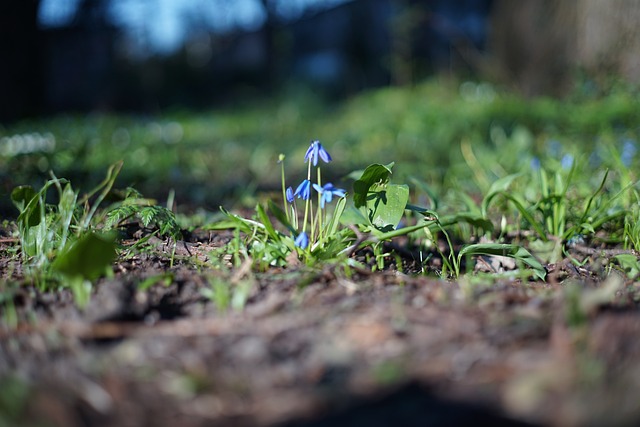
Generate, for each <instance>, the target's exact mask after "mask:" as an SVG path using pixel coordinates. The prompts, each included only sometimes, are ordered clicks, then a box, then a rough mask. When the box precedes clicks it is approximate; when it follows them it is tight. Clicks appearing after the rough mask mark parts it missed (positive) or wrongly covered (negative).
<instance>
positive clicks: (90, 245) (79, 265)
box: [11, 163, 122, 305]
mask: <svg viewBox="0 0 640 427" xmlns="http://www.w3.org/2000/svg"><path fill="white" fill-rule="evenodd" d="M121 166H122V164H121V163H118V164H115V165H113V166H112V167H111V168H109V171H108V173H107V177H106V178H105V180H104V181H103V182H102V183H101V184H100V185H99V186H98V187H96V188H95V189H94V190H93V191H91V192H90V193H88V194H86V195H84V196H83V197H81V198H80V199H79V198H78V193H77V192H76V191H74V190H73V188H72V187H71V184H70V183H69V182H68V181H67V180H64V179H58V178H56V177H55V176H54V177H53V178H52V179H50V180H48V181H47V182H46V183H45V184H44V186H43V187H42V188H41V189H40V190H39V191H36V190H34V189H33V188H31V187H29V186H20V187H17V188H16V189H14V191H13V192H12V193H11V199H12V201H13V203H14V205H15V206H16V208H17V209H18V211H19V212H20V215H19V216H18V220H17V224H18V231H19V234H20V247H21V251H22V256H23V260H24V262H25V265H26V266H27V271H28V272H31V274H32V277H33V278H34V279H35V280H36V281H38V282H40V283H41V284H42V285H43V286H44V287H47V286H48V285H50V284H57V286H70V287H71V289H72V290H73V292H74V295H75V297H76V301H77V302H78V304H79V305H84V304H85V303H86V302H87V299H88V292H89V290H90V287H91V285H90V284H91V281H92V280H95V279H96V278H97V277H98V276H100V275H101V274H103V273H104V272H105V271H106V269H107V267H108V266H109V265H110V264H111V262H112V260H113V258H114V257H115V242H114V238H113V236H106V235H104V234H103V233H102V232H100V231H99V230H97V229H96V228H95V226H94V225H93V224H92V221H93V218H94V215H95V213H96V210H97V208H98V206H99V204H100V203H101V202H102V201H103V199H104V198H105V196H106V195H107V193H108V192H109V191H110V190H111V188H112V186H113V183H114V182H115V179H116V177H117V175H118V172H119V170H120V168H121ZM51 188H55V189H56V190H57V193H58V203H57V204H49V203H47V193H48V191H49V189H51ZM92 197H94V200H93V205H90V204H89V199H90V198H92Z"/></svg>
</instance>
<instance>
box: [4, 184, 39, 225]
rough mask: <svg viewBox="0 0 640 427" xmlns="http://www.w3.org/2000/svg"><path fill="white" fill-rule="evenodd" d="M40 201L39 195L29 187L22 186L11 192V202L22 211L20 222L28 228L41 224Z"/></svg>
mask: <svg viewBox="0 0 640 427" xmlns="http://www.w3.org/2000/svg"><path fill="white" fill-rule="evenodd" d="M39 199H40V198H39V197H38V193H36V191H35V190H34V189H33V187H31V186H29V185H21V186H19V187H16V188H14V189H13V191H12V192H11V201H12V202H13V204H14V205H15V206H16V207H17V208H18V210H19V211H20V216H19V217H18V221H19V222H22V224H23V225H24V226H26V227H27V228H28V227H33V226H36V225H38V224H40V200H39Z"/></svg>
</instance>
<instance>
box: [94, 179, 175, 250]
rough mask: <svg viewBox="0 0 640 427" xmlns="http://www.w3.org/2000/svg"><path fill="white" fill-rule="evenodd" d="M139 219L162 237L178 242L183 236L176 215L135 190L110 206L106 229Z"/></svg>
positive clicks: (106, 216)
mask: <svg viewBox="0 0 640 427" xmlns="http://www.w3.org/2000/svg"><path fill="white" fill-rule="evenodd" d="M132 219H137V220H139V221H140V222H141V223H142V225H143V226H144V227H151V226H155V227H156V228H157V230H158V233H159V234H160V235H161V236H169V237H171V238H173V239H174V240H177V239H179V238H180V236H181V231H180V226H179V224H178V222H177V221H176V216H175V214H174V213H173V212H172V211H170V210H169V209H167V208H165V207H162V206H158V205H155V204H153V201H152V200H150V199H145V198H143V197H142V196H141V195H140V193H138V192H137V191H135V190H133V191H132V190H131V189H130V190H129V191H128V192H127V194H126V197H125V199H124V200H123V201H122V202H120V203H116V204H114V205H112V206H110V207H109V208H108V209H107V210H106V214H105V225H104V226H105V229H107V230H110V229H114V228H119V227H121V226H122V225H123V224H124V223H125V222H126V221H128V220H132Z"/></svg>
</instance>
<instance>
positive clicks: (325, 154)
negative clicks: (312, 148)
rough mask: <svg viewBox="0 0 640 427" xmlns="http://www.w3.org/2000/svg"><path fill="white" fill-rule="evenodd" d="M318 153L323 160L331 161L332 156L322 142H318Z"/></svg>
mask: <svg viewBox="0 0 640 427" xmlns="http://www.w3.org/2000/svg"><path fill="white" fill-rule="evenodd" d="M318 154H320V158H321V159H322V161H323V162H325V163H329V162H330V161H331V156H330V155H329V153H328V152H327V150H325V149H324V147H322V144H320V143H318Z"/></svg>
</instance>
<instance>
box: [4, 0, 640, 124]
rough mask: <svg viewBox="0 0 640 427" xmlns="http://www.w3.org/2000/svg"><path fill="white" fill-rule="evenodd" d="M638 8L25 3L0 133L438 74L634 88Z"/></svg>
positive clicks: (221, 0) (522, 1) (563, 86)
mask: <svg viewBox="0 0 640 427" xmlns="http://www.w3.org/2000/svg"><path fill="white" fill-rule="evenodd" d="M638 22H640V1H638V0H608V1H606V2H605V1H602V0H519V1H517V2H514V1H509V0H180V1H172V0H21V1H7V2H2V6H0V55H1V58H2V59H1V61H0V62H1V63H2V66H1V67H0V122H4V123H7V122H11V121H15V120H18V119H22V118H25V117H34V116H38V115H50V114H53V113H59V112H64V111H75V112H87V111H138V112H151V113H154V112H159V111H164V110H165V109H167V108H175V107H187V108H205V107H211V106H216V105H224V104H225V103H229V102H236V101H238V100H239V99H243V98H247V97H248V98H251V97H255V96H265V95H267V96H268V95H269V94H272V93H274V91H278V90H281V89H282V88H283V87H292V86H295V85H304V86H306V87H311V88H312V89H313V90H315V91H316V92H317V94H318V95H319V96H322V97H325V98H329V99H336V98H341V97H344V96H348V95H351V94H353V93H356V92H358V91H361V90H362V89H366V88H371V87H379V86H386V85H407V84H412V83H415V82H417V81H420V80H421V79H424V78H425V77H427V76H429V75H432V74H434V73H438V74H443V73H444V74H451V73H453V74H456V75H462V76H474V77H476V78H481V79H485V80H489V81H493V82H496V83H500V84H504V85H506V86H507V87H509V88H512V89H515V90H517V91H519V92H521V93H523V94H524V95H526V96H537V95H554V96H563V95H566V94H567V93H569V92H570V91H571V90H572V88H573V85H574V82H575V78H576V76H577V75H579V73H583V74H587V75H588V76H589V77H590V78H593V79H595V80H596V81H597V80H598V79H601V80H602V79H605V78H609V76H611V75H615V76H617V77H622V78H624V79H626V80H628V81H631V82H636V83H637V82H638V79H639V78H640V55H639V54H638V52H639V49H640V38H639V37H638V31H639V30H638V25H637V23H638Z"/></svg>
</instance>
